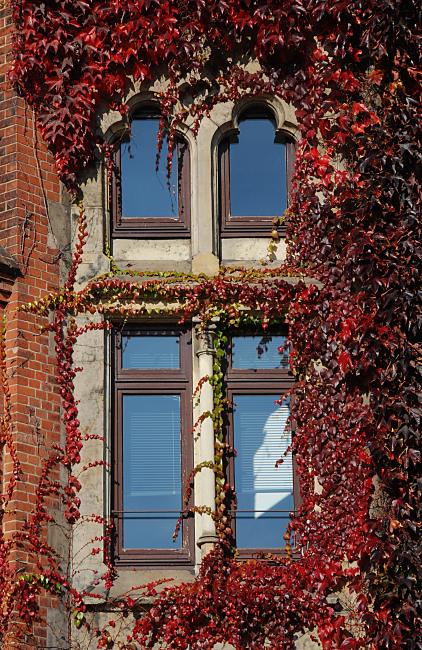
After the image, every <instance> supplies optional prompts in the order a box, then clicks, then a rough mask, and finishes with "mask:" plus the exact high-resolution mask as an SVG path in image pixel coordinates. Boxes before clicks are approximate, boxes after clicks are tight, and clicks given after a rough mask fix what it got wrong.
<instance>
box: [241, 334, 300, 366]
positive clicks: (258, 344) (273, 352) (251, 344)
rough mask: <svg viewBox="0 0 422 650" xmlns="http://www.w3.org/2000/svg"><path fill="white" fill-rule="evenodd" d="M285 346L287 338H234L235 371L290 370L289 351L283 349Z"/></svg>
mask: <svg viewBox="0 0 422 650" xmlns="http://www.w3.org/2000/svg"><path fill="white" fill-rule="evenodd" d="M285 345H286V337H285V336H233V337H232V366H233V368H234V369H235V370H253V369H256V370H268V369H271V368H288V367H289V350H288V349H287V348H286V349H283V348H284V346H285ZM280 349H281V350H282V351H281V353H280V351H279V350H280Z"/></svg>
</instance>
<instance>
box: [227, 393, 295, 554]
mask: <svg viewBox="0 0 422 650" xmlns="http://www.w3.org/2000/svg"><path fill="white" fill-rule="evenodd" d="M277 399H279V395H276V394H274V395H243V394H242V395H235V396H234V444H235V448H236V450H237V456H236V458H235V486H236V493H237V507H238V512H237V515H236V542H237V546H238V547H239V548H280V547H282V546H283V545H284V540H283V535H284V533H285V532H286V527H287V524H288V521H289V512H290V511H291V510H293V508H294V501H293V465H292V455H291V453H290V452H289V453H288V454H287V456H284V452H285V451H286V449H287V448H288V447H289V445H290V443H291V434H290V431H288V430H286V429H287V418H288V416H289V407H288V405H287V404H282V405H281V406H279V405H277V404H275V403H274V402H275V401H276V400H277ZM280 458H282V459H283V461H284V462H283V463H282V464H281V465H279V466H278V467H276V466H275V465H276V462H277V461H278V460H279V459H280ZM279 510H282V511H285V512H277V511H279ZM242 511H246V512H242ZM247 511H249V512H247Z"/></svg>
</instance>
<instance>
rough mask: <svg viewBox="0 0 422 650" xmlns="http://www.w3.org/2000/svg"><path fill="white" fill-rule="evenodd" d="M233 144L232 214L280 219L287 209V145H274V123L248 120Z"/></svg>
mask: <svg viewBox="0 0 422 650" xmlns="http://www.w3.org/2000/svg"><path fill="white" fill-rule="evenodd" d="M239 129H240V133H239V138H238V142H237V143H231V144H230V214H231V215H232V216H244V217H247V216H277V215H281V214H283V212H284V210H285V209H286V205H287V203H286V152H285V147H286V145H284V144H282V143H275V142H274V137H275V131H274V126H273V124H272V122H271V120H268V119H249V120H244V121H243V122H241V123H240V125H239Z"/></svg>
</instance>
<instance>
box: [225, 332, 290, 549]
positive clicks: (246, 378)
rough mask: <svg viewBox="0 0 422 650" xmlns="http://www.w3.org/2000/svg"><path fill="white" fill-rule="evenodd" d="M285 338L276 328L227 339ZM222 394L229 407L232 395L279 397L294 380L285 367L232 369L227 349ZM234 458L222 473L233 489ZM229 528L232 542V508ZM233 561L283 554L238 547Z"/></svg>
mask: <svg viewBox="0 0 422 650" xmlns="http://www.w3.org/2000/svg"><path fill="white" fill-rule="evenodd" d="M267 334H268V335H270V336H274V337H276V336H285V335H286V334H287V330H286V329H284V328H283V329H277V330H274V331H270V332H268V333H265V335H264V334H263V333H262V332H256V331H251V330H246V331H244V330H239V331H237V330H236V331H232V332H231V337H236V336H260V335H262V336H263V338H264V337H265V336H267ZM225 383H226V395H227V398H228V401H229V403H230V404H233V396H234V395H242V394H254V395H273V394H278V395H280V397H282V396H283V395H284V394H286V392H287V391H289V390H290V389H291V388H293V386H294V383H295V382H294V377H293V375H292V373H291V371H290V370H289V369H288V368H274V369H261V368H258V369H247V370H245V369H235V368H233V367H232V354H231V346H230V349H229V351H228V354H227V368H226V377H225ZM233 414H234V409H233V408H230V409H229V412H228V413H227V418H226V439H227V442H228V444H229V446H230V447H231V448H232V449H235V448H236V441H235V436H234V422H233ZM290 428H291V432H292V435H294V425H293V423H292V422H291V423H290ZM234 465H235V457H234V455H231V456H230V457H229V459H228V462H227V466H226V474H227V478H228V481H229V484H230V485H233V486H234V488H235V489H236V473H235V467H234ZM292 467H293V503H294V508H295V510H297V509H298V508H299V506H300V504H301V496H300V486H299V477H298V474H297V470H296V461H295V458H294V455H293V459H292ZM231 528H232V530H233V537H234V540H236V509H234V510H233V511H232V514H231ZM236 550H237V554H236V556H237V558H238V559H239V560H248V559H251V558H256V557H257V555H267V554H268V555H273V556H274V555H276V556H277V555H279V556H283V555H285V552H284V551H283V549H282V548H281V547H280V549H278V548H259V547H258V548H239V547H237V546H236Z"/></svg>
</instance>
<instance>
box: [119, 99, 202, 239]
mask: <svg viewBox="0 0 422 650" xmlns="http://www.w3.org/2000/svg"><path fill="white" fill-rule="evenodd" d="M159 122H160V115H159V113H158V112H157V110H156V109H155V108H154V107H150V108H143V109H142V110H138V111H137V112H136V113H135V114H134V115H133V119H132V123H131V131H130V135H128V136H127V137H126V138H124V139H123V140H122V142H121V144H120V147H119V148H118V149H117V151H116V154H115V161H114V162H115V164H114V174H113V182H112V188H111V212H112V223H113V235H114V236H116V237H133V238H137V237H145V238H149V237H151V238H163V237H164V238H167V237H186V236H189V230H190V204H189V196H190V192H189V175H190V174H189V148H188V146H187V144H186V142H185V141H184V140H182V139H181V138H178V139H177V141H176V145H175V148H174V151H173V166H172V172H171V175H170V178H168V175H167V140H166V139H165V140H164V143H163V149H162V152H161V156H160V160H159V166H158V169H157V167H156V157H157V135H158V128H159Z"/></svg>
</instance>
